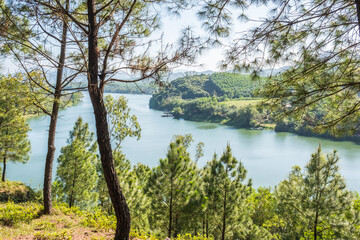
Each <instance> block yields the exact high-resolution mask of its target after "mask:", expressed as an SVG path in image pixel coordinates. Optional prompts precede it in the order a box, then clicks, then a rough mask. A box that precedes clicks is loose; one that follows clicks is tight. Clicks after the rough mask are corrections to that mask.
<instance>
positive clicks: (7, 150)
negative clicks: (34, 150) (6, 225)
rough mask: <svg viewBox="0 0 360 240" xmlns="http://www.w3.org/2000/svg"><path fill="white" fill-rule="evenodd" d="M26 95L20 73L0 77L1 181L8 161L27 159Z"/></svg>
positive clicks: (28, 146) (24, 161)
mask: <svg viewBox="0 0 360 240" xmlns="http://www.w3.org/2000/svg"><path fill="white" fill-rule="evenodd" d="M27 96H28V94H27V91H26V87H25V86H24V84H23V83H22V76H21V75H17V76H8V77H5V76H2V77H0V161H2V162H3V169H2V170H3V171H2V181H3V182H4V181H5V174H6V164H7V162H8V161H11V162H21V163H26V162H27V161H28V160H29V152H30V141H29V140H28V136H27V132H28V131H29V125H28V124H27V123H26V122H25V118H24V116H23V111H24V108H26V106H27V104H26V99H27Z"/></svg>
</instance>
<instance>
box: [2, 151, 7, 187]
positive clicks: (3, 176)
mask: <svg viewBox="0 0 360 240" xmlns="http://www.w3.org/2000/svg"><path fill="white" fill-rule="evenodd" d="M5 172H6V156H4V164H3V172H2V178H1V180H2V181H3V182H5Z"/></svg>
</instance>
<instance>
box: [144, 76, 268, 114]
mask: <svg viewBox="0 0 360 240" xmlns="http://www.w3.org/2000/svg"><path fill="white" fill-rule="evenodd" d="M262 81H263V79H260V80H259V81H253V80H251V76H249V75H243V74H239V73H213V74H210V75H204V74H202V75H193V76H187V77H182V78H178V79H176V80H174V81H172V82H171V85H170V86H169V87H167V88H165V89H162V90H160V91H158V92H157V93H154V94H153V96H152V98H151V99H150V108H154V109H159V110H160V109H161V107H160V106H161V105H162V102H163V101H167V99H170V98H179V99H183V100H191V99H196V98H203V97H221V98H222V99H225V98H229V99H234V98H252V97H254V92H255V90H256V89H258V88H259V87H260V86H261V82H262Z"/></svg>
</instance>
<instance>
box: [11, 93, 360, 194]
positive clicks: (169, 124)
mask: <svg viewBox="0 0 360 240" xmlns="http://www.w3.org/2000/svg"><path fill="white" fill-rule="evenodd" d="M112 95H113V96H114V97H116V96H119V95H120V94H112ZM124 96H126V98H127V99H128V100H129V106H130V107H131V109H132V113H133V114H136V116H137V117H138V121H139V123H140V125H141V128H142V137H141V139H140V140H139V141H136V139H127V140H125V141H124V143H123V147H122V150H123V152H124V153H125V154H126V156H127V158H128V159H129V160H130V162H131V163H132V164H136V163H138V162H140V163H143V164H147V165H148V166H150V167H154V166H156V165H157V164H158V161H159V159H160V158H164V157H165V156H166V151H167V148H168V145H169V143H170V140H171V138H172V136H173V135H175V134H187V133H191V134H192V135H193V138H194V140H195V142H194V144H193V146H192V148H191V149H190V151H191V154H192V156H194V155H195V145H196V143H197V142H199V141H202V142H204V143H205V147H204V156H203V157H202V158H201V159H200V160H199V162H198V165H199V166H203V165H204V164H205V163H206V162H207V161H209V160H210V159H211V158H212V156H213V154H214V153H215V152H216V153H217V154H218V155H221V154H222V152H223V150H224V148H225V147H226V144H227V143H229V144H230V145H231V147H232V150H233V155H234V156H235V157H236V158H237V159H238V160H241V161H242V162H243V163H244V165H245V167H246V169H247V170H248V177H250V178H252V180H253V185H254V186H255V187H258V186H274V185H276V184H278V183H279V182H280V181H281V180H283V179H285V178H286V177H287V175H288V174H289V171H290V170H291V167H292V166H294V165H299V166H300V167H304V166H305V164H306V162H307V161H308V160H309V159H310V156H311V153H313V152H314V151H315V150H316V148H317V147H318V145H319V144H321V146H322V148H323V151H324V152H326V153H329V152H331V151H332V150H334V149H336V150H337V151H338V154H339V156H340V158H341V160H340V171H341V174H342V175H343V176H344V178H345V179H346V183H347V185H348V187H349V188H350V189H351V190H355V191H360V174H359V173H360V145H358V144H356V143H352V142H337V141H330V140H325V139H320V138H314V137H300V136H297V135H294V134H291V133H275V132H274V131H271V130H245V129H235V128H232V127H228V126H224V125H220V124H214V123H202V122H192V121H185V120H177V119H172V118H163V117H161V115H162V114H163V113H162V112H160V111H155V110H152V109H149V107H148V102H149V99H150V96H149V95H132V94H124ZM79 116H81V117H82V118H83V119H84V121H86V122H88V123H89V125H90V129H91V130H92V131H94V130H95V126H94V122H95V120H94V116H93V111H92V106H91V102H90V99H89V97H88V95H86V94H85V97H84V99H83V101H82V102H81V103H80V104H78V105H76V106H72V107H69V108H67V109H65V110H63V111H61V112H60V118H59V122H58V129H57V135H56V156H55V157H56V158H57V156H58V155H59V153H60V149H61V147H62V146H64V145H66V139H67V138H68V137H69V131H70V130H71V129H72V128H73V126H74V123H75V121H76V119H77V118H78V117H79ZM29 124H30V127H31V129H32V131H31V132H30V133H29V138H30V141H31V147H32V151H31V158H30V160H29V161H28V162H27V163H26V164H12V163H10V164H9V165H8V168H7V179H10V180H17V181H23V182H25V183H26V184H28V185H30V186H32V187H41V185H42V182H43V174H44V168H45V156H46V151H47V147H46V143H47V133H48V132H47V131H48V124H49V117H45V116H41V117H36V118H32V119H30V120H29ZM56 166H57V163H56V160H55V162H54V172H53V175H54V177H55V173H56Z"/></svg>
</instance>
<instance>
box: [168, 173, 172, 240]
mask: <svg viewBox="0 0 360 240" xmlns="http://www.w3.org/2000/svg"><path fill="white" fill-rule="evenodd" d="M170 183H171V189H170V205H169V229H168V238H171V231H172V213H173V212H172V205H173V204H172V201H173V184H172V179H170Z"/></svg>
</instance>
